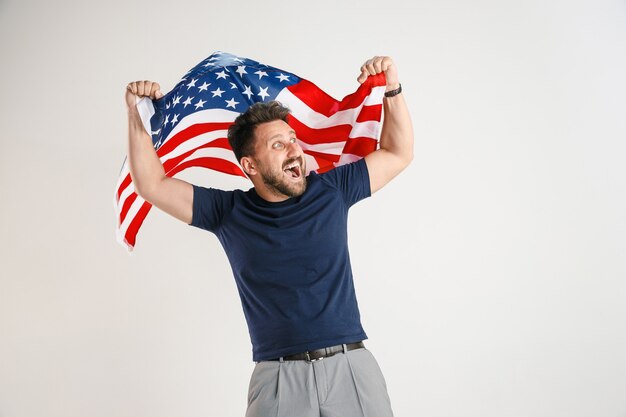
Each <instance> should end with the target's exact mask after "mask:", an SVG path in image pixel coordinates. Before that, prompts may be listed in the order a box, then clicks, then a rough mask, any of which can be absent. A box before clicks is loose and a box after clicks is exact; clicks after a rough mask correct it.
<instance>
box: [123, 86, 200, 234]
mask: <svg viewBox="0 0 626 417" xmlns="http://www.w3.org/2000/svg"><path fill="white" fill-rule="evenodd" d="M160 89H161V87H160V86H159V84H158V83H155V82H152V81H134V82H132V83H130V84H128V85H127V86H126V105H127V106H128V122H129V123H128V163H129V168H130V175H131V177H132V179H133V183H134V186H135V191H136V192H137V194H139V195H140V196H141V197H143V199H144V200H146V201H148V202H150V203H152V204H153V205H154V206H156V207H158V208H160V209H161V210H163V211H164V212H166V213H168V214H170V215H172V216H174V217H176V218H177V219H180V220H182V221H184V222H185V223H187V224H189V223H191V220H192V215H193V186H192V185H191V184H189V183H187V182H185V181H182V180H179V179H176V178H170V177H167V176H166V175H165V171H164V169H163V165H162V164H161V161H160V160H159V157H158V156H157V153H156V152H155V150H154V147H153V146H152V139H151V138H150V135H148V133H147V132H146V129H145V128H144V127H143V124H142V122H141V117H140V116H139V112H138V111H137V110H136V109H137V107H136V102H137V97H149V98H151V99H159V98H161V97H163V93H161V90H160Z"/></svg>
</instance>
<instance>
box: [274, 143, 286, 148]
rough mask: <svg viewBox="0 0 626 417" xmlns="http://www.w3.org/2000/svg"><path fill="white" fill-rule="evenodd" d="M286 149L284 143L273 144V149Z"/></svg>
mask: <svg viewBox="0 0 626 417" xmlns="http://www.w3.org/2000/svg"><path fill="white" fill-rule="evenodd" d="M283 147H284V145H283V144H282V142H274V143H273V144H272V148H273V149H282V148H283Z"/></svg>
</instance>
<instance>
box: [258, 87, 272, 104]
mask: <svg viewBox="0 0 626 417" xmlns="http://www.w3.org/2000/svg"><path fill="white" fill-rule="evenodd" d="M268 88H269V87H265V88H263V87H259V90H261V91H259V94H257V95H259V96H261V100H263V101H265V97H267V96H269V93H268V92H267V89H268Z"/></svg>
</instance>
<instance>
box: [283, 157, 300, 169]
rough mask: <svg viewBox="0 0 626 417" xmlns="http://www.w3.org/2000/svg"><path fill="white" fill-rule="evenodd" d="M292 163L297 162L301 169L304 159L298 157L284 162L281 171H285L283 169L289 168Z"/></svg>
mask: <svg viewBox="0 0 626 417" xmlns="http://www.w3.org/2000/svg"><path fill="white" fill-rule="evenodd" d="M294 162H298V163H299V164H300V166H301V167H302V166H304V158H303V157H301V156H299V157H297V158H291V159H288V160H286V161H285V163H284V164H283V169H285V167H287V166H289V165H290V164H292V163H294Z"/></svg>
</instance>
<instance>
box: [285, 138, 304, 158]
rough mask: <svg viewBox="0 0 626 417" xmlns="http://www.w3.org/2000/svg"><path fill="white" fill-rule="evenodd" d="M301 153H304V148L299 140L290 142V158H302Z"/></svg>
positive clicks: (288, 155)
mask: <svg viewBox="0 0 626 417" xmlns="http://www.w3.org/2000/svg"><path fill="white" fill-rule="evenodd" d="M301 153H302V148H301V147H300V145H299V144H298V141H297V140H296V141H295V142H294V143H291V142H289V145H288V147H287V157H288V158H295V157H297V156H300V154H301Z"/></svg>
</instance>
